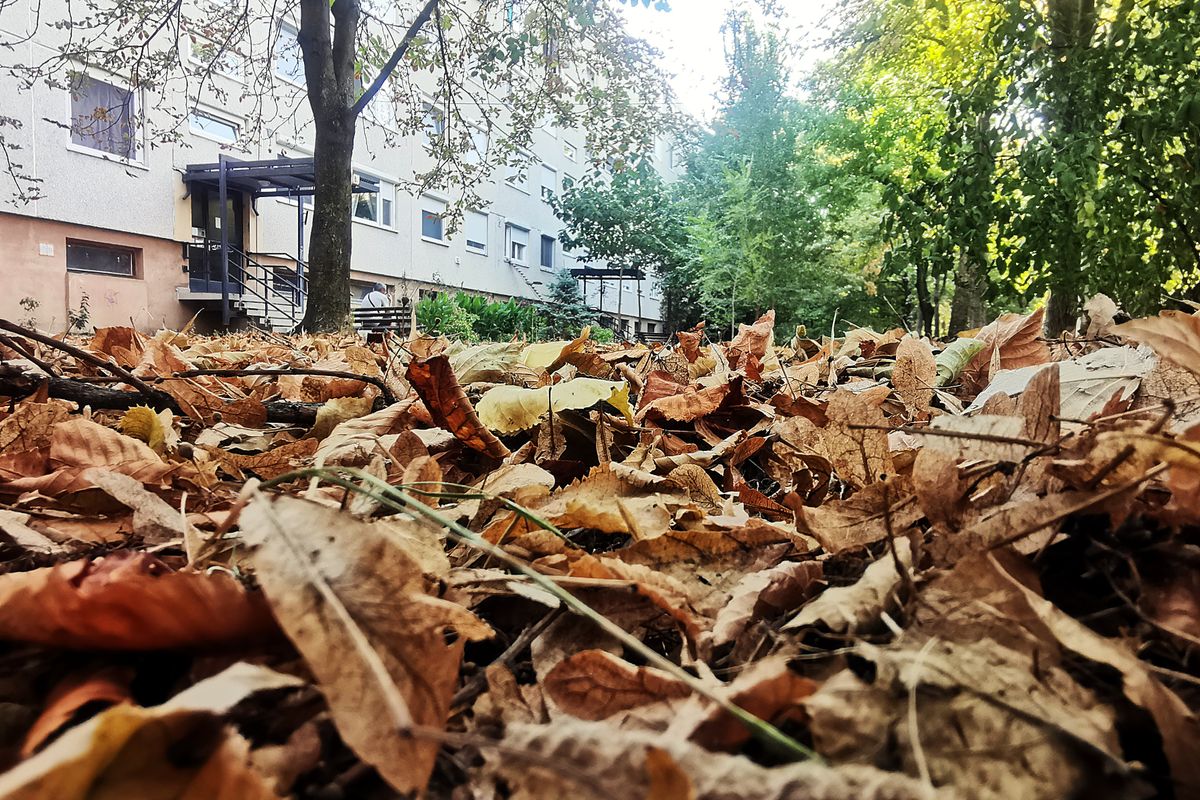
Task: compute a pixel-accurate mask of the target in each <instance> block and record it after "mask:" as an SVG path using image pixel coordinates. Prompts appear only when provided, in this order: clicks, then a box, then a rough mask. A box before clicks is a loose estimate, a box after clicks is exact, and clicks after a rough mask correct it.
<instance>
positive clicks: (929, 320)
mask: <svg viewBox="0 0 1200 800" xmlns="http://www.w3.org/2000/svg"><path fill="white" fill-rule="evenodd" d="M916 289H917V330H919V331H921V333H922V335H924V336H928V337H930V338H933V337H934V331H933V302H932V301H931V300H930V298H929V276H928V268H927V267H926V265H925V262H924V261H918V262H917V279H916Z"/></svg>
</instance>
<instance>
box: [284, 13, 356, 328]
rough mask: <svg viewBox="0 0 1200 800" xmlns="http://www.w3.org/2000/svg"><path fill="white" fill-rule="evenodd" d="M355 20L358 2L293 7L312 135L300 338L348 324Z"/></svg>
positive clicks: (354, 115) (354, 114) (354, 117)
mask: <svg viewBox="0 0 1200 800" xmlns="http://www.w3.org/2000/svg"><path fill="white" fill-rule="evenodd" d="M331 10H332V13H331ZM331 17H332V19H331ZM359 17H360V8H359V0H338V2H336V3H332V4H331V3H330V2H329V0H300V36H299V40H300V51H301V53H302V54H303V55H304V79H305V83H306V84H307V87H308V104H309V106H310V107H311V108H312V113H313V127H314V129H315V130H316V142H315V146H314V149H313V158H314V160H315V161H316V183H315V196H314V197H313V224H312V231H311V233H310V234H309V237H310V238H309V246H308V252H309V263H308V305H307V307H306V308H305V311H304V321H303V322H302V323H301V324H302V326H303V328H304V330H306V331H336V330H339V329H341V328H343V327H345V326H346V325H347V322H348V318H349V316H350V244H351V241H350V240H351V235H350V233H351V231H350V229H351V224H352V223H351V216H350V210H351V208H350V201H351V199H352V197H353V193H352V192H351V177H352V175H353V171H352V168H351V162H352V160H353V155H354V134H355V120H356V119H357V117H358V113H357V111H356V110H355V108H354V101H355V93H356V88H355V82H354V78H355V56H356V44H355V39H356V36H357V32H358V23H359ZM335 21H336V23H337V25H336V27H335V26H334V25H333V22H335ZM331 34H332V35H331Z"/></svg>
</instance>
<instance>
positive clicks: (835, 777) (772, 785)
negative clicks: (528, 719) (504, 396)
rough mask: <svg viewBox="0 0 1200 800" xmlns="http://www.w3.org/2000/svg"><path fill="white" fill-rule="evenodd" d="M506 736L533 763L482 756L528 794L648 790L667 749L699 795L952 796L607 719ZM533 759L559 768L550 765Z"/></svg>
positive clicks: (603, 796) (534, 799)
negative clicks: (730, 750)
mask: <svg viewBox="0 0 1200 800" xmlns="http://www.w3.org/2000/svg"><path fill="white" fill-rule="evenodd" d="M503 742H504V744H505V746H506V748H507V749H508V752H509V753H512V752H526V753H531V754H533V755H535V756H537V761H536V762H534V763H533V764H531V763H528V762H523V761H521V760H520V759H513V758H512V757H511V756H510V755H508V753H506V754H504V755H499V754H492V753H486V756H485V757H486V758H487V759H488V761H489V765H490V766H491V768H492V769H493V770H495V771H497V772H499V773H500V774H501V775H502V776H503V777H504V779H505V780H506V782H507V783H508V785H509V786H510V787H515V788H516V789H517V790H518V791H519V794H518V795H517V796H520V797H523V798H529V800H552V799H553V800H560V799H561V798H564V797H571V798H580V800H612V798H615V797H621V798H626V797H629V798H635V797H645V796H646V793H647V792H648V790H649V787H650V782H651V777H650V776H651V773H650V770H648V768H647V765H646V759H647V754H648V753H649V752H650V751H651V748H657V749H659V750H662V751H663V752H665V753H667V754H668V755H669V756H670V757H671V758H672V760H674V762H675V763H676V764H677V765H678V767H679V769H680V771H682V772H683V773H684V774H685V775H687V776H688V778H689V779H690V780H691V783H692V785H693V787H694V789H695V795H694V796H695V798H696V800H732V799H733V798H735V797H736V798H738V800H795V799H796V798H810V799H811V800H949V798H950V797H954V796H957V795H955V794H954V793H953V792H941V791H938V790H935V789H930V788H928V787H927V786H925V785H924V784H922V783H921V782H920V781H917V780H915V779H913V778H909V777H908V776H905V775H901V774H897V773H895V772H884V771H882V770H879V769H876V768H874V767H871V766H866V765H865V764H862V765H860V764H848V765H842V766H826V765H823V764H817V763H814V762H811V761H810V762H802V763H799V764H788V765H785V766H781V767H775V768H768V767H763V766H760V765H758V764H755V763H754V762H753V761H751V760H750V759H748V758H744V757H742V756H732V755H728V754H726V753H713V752H710V751H708V750H705V749H704V748H702V747H700V746H699V745H696V744H694V743H691V742H687V741H684V740H681V739H679V738H678V737H667V736H662V735H656V734H652V733H644V732H641V731H631V730H620V729H618V728H616V727H614V726H612V725H610V724H608V723H605V722H587V721H584V720H572V721H570V723H569V724H568V723H566V722H563V721H558V722H556V723H555V724H553V725H524V724H520V723H514V724H512V725H509V726H507V728H506V729H505V735H504V739H503ZM536 764H555V765H561V768H560V769H558V770H555V771H554V772H551V771H549V770H547V769H546V768H545V767H539V766H536ZM568 770H569V771H568Z"/></svg>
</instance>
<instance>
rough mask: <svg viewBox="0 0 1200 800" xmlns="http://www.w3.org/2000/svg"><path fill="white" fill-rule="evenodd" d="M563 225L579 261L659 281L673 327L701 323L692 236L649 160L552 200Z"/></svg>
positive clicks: (593, 176) (588, 180) (600, 175)
mask: <svg viewBox="0 0 1200 800" xmlns="http://www.w3.org/2000/svg"><path fill="white" fill-rule="evenodd" d="M552 203H553V206H554V211H555V213H556V214H558V217H559V219H561V220H562V222H563V230H562V232H561V233H560V234H559V237H558V238H559V240H560V241H561V242H562V243H563V247H564V248H566V249H570V250H574V251H576V260H577V261H579V262H581V263H585V264H598V265H604V266H608V267H611V268H614V269H616V268H622V269H627V270H630V271H631V272H636V271H639V270H640V271H641V272H643V273H645V274H646V275H647V276H648V277H649V278H650V279H651V280H655V281H657V282H658V284H659V286H660V288H661V289H662V295H663V312H664V316H665V319H666V323H667V326H668V327H669V328H678V327H687V326H689V325H693V324H695V322H697V321H698V319H699V308H698V306H697V305H696V303H695V302H694V301H693V300H692V292H691V280H690V277H691V276H690V273H689V272H688V270H687V269H686V266H687V257H688V255H687V251H688V244H689V243H688V234H687V226H686V220H685V219H684V216H683V209H682V206H681V205H680V204H678V203H675V202H673V200H672V198H671V196H670V192H669V189H668V187H667V186H665V185H664V184H663V181H662V178H660V177H659V176H658V173H657V172H655V170H654V168H653V167H652V166H651V165H650V162H649V161H648V160H647V159H644V158H643V159H638V160H636V161H635V162H634V163H633V164H630V165H623V166H621V167H620V168H618V169H617V170H615V171H614V172H613V173H612V174H611V175H608V174H606V173H604V172H593V173H590V174H588V175H587V176H585V177H584V178H583V179H582V180H580V181H577V182H575V183H573V184H571V185H570V186H568V187H567V188H566V189H565V190H564V191H563V193H562V194H561V195H560V196H557V197H555V198H554V199H553V201H552Z"/></svg>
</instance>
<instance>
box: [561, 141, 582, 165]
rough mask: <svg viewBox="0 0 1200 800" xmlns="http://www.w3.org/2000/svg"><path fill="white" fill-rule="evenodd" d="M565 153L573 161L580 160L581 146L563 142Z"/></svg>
mask: <svg viewBox="0 0 1200 800" xmlns="http://www.w3.org/2000/svg"><path fill="white" fill-rule="evenodd" d="M563 155H564V156H566V157H567V158H569V159H570V160H571V161H578V160H579V148H578V147H576V146H575V145H573V144H571V143H570V142H563Z"/></svg>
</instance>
